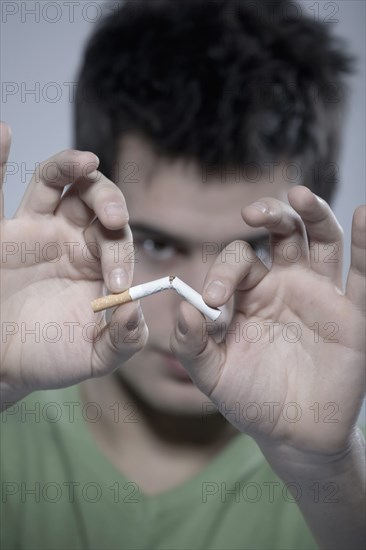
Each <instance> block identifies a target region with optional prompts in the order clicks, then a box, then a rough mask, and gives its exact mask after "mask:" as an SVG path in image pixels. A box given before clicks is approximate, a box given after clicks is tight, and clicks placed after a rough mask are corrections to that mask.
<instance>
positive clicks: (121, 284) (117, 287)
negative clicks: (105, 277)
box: [109, 267, 129, 292]
mask: <svg viewBox="0 0 366 550" xmlns="http://www.w3.org/2000/svg"><path fill="white" fill-rule="evenodd" d="M128 282H129V278H128V274H127V271H126V270H125V269H124V268H123V267H117V268H116V269H113V271H111V274H110V275H109V289H110V290H112V291H115V292H118V291H121V290H124V289H125V288H127V287H128Z"/></svg>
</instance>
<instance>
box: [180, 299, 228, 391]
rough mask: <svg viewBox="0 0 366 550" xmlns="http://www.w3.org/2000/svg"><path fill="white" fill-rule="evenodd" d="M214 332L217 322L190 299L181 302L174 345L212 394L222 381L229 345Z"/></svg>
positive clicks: (199, 384)
mask: <svg viewBox="0 0 366 550" xmlns="http://www.w3.org/2000/svg"><path fill="white" fill-rule="evenodd" d="M212 332H217V323H213V322H212V321H206V320H205V318H204V316H203V315H202V314H201V313H200V312H199V311H197V310H196V309H195V308H194V307H193V306H192V305H190V304H188V303H187V302H182V303H181V305H180V309H179V313H178V319H177V323H176V326H175V330H174V332H173V334H172V336H171V339H170V347H171V350H172V352H173V353H174V354H175V355H176V356H177V357H178V359H179V360H180V361H181V363H182V364H183V366H184V367H185V368H186V370H187V372H188V373H189V375H190V376H191V378H192V380H193V382H194V383H195V384H196V386H197V387H198V388H199V389H200V390H201V391H202V392H203V393H204V394H206V395H207V396H208V397H210V395H211V393H212V392H213V391H214V389H215V388H216V386H217V384H218V382H219V380H220V376H221V372H222V368H223V365H224V362H225V344H224V343H219V344H218V343H217V342H216V341H215V340H214V338H213V336H212V335H210V333H211V334H212Z"/></svg>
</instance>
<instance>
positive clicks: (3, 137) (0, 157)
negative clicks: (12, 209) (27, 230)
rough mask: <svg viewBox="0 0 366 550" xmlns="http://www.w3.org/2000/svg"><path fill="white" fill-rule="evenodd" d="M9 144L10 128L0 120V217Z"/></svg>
mask: <svg viewBox="0 0 366 550" xmlns="http://www.w3.org/2000/svg"><path fill="white" fill-rule="evenodd" d="M10 144H11V130H10V128H9V126H8V125H7V124H5V123H4V122H0V170H1V173H0V178H1V179H0V186H1V195H0V216H1V219H2V218H3V217H4V195H3V184H4V180H5V174H6V163H7V162H8V158H9V152H10Z"/></svg>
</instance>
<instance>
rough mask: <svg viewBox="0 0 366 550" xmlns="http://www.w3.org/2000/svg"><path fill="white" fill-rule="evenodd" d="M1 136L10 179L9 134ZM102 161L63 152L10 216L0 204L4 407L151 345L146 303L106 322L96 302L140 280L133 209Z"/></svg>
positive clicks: (108, 367)
mask: <svg viewBox="0 0 366 550" xmlns="http://www.w3.org/2000/svg"><path fill="white" fill-rule="evenodd" d="M0 132H1V135H0V137H1V156H0V161H1V183H2V182H3V180H4V176H5V171H6V162H7V158H8V154H9V150H10V130H9V128H8V127H7V126H6V125H5V124H1V126H0ZM98 164H99V160H98V158H97V157H96V156H95V155H94V154H93V153H90V152H82V151H74V150H66V151H62V152H61V153H58V154H57V155H55V156H53V157H51V158H50V159H49V160H47V161H45V162H43V163H42V164H40V165H39V166H38V168H37V170H36V172H35V174H34V175H33V178H32V180H31V182H30V184H29V186H28V188H27V190H26V193H25V195H24V197H23V199H22V202H21V204H20V206H19V208H18V210H17V212H16V213H15V215H14V217H13V218H12V219H4V217H3V208H2V205H1V241H2V250H1V252H2V254H1V332H2V335H1V383H0V389H1V399H2V408H3V409H4V408H6V407H7V406H9V405H10V404H12V403H14V402H15V401H17V400H18V399H20V398H22V397H24V396H26V395H27V394H29V393H31V392H32V391H34V390H39V389H51V388H59V387H65V386H69V385H73V384H76V383H78V382H80V381H82V380H85V379H87V378H92V377H98V376H102V375H105V374H108V373H110V372H112V371H113V370H115V369H116V368H117V367H118V366H120V365H121V364H122V363H123V362H124V361H126V360H127V359H129V358H130V357H131V356H132V355H133V354H134V353H136V352H137V351H138V350H140V349H141V348H142V347H143V345H144V344H145V343H146V340H147V334H148V330H147V327H146V324H145V321H144V318H143V316H142V312H141V309H140V306H139V304H136V303H135V304H133V303H131V304H126V305H124V306H123V307H119V308H117V309H116V310H115V311H114V313H113V315H112V318H111V320H110V322H109V323H108V324H107V323H106V321H105V319H104V316H103V314H101V313H99V314H95V313H93V311H92V308H91V305H90V302H91V301H92V300H93V299H94V298H96V297H98V296H100V295H101V294H102V293H103V285H106V287H107V288H108V290H109V291H111V292H122V291H123V290H124V289H126V288H127V287H129V286H130V285H131V283H132V276H133V258H132V260H131V250H132V246H133V245H132V235H131V231H130V228H129V226H128V213H127V208H126V203H125V200H124V197H123V195H122V192H121V191H120V190H119V189H118V187H117V186H116V185H115V184H113V183H112V182H111V181H110V180H108V179H107V178H106V177H105V176H103V175H102V174H101V173H100V172H98V171H97V167H98ZM68 184H71V185H70V187H69V188H68V189H67V191H66V192H65V193H64V194H63V190H64V187H65V186H66V185H68ZM115 270H117V271H115ZM114 275H115V276H114Z"/></svg>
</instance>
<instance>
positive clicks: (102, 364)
mask: <svg viewBox="0 0 366 550" xmlns="http://www.w3.org/2000/svg"><path fill="white" fill-rule="evenodd" d="M147 339H148V328H147V325H146V323H145V319H144V316H143V313H142V310H141V307H140V304H139V303H138V302H137V303H130V304H124V305H122V306H119V307H117V308H116V309H115V311H114V312H113V314H112V317H111V320H110V322H109V323H108V324H106V325H105V326H104V328H103V330H102V331H101V334H100V338H98V340H97V341H96V342H95V343H94V349H93V354H92V365H91V367H92V374H93V377H98V376H104V375H105V374H109V373H110V372H113V371H114V370H115V369H117V368H118V367H120V366H121V365H122V364H123V363H124V362H125V361H127V360H128V359H130V357H132V356H133V355H134V354H135V353H136V352H138V351H140V350H141V349H142V348H143V347H144V345H145V344H146V342H147Z"/></svg>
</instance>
